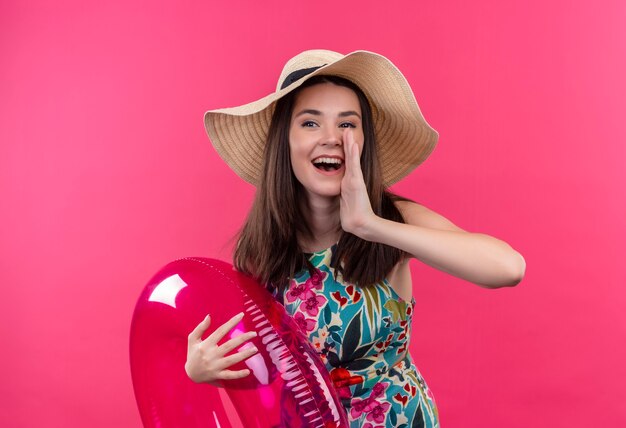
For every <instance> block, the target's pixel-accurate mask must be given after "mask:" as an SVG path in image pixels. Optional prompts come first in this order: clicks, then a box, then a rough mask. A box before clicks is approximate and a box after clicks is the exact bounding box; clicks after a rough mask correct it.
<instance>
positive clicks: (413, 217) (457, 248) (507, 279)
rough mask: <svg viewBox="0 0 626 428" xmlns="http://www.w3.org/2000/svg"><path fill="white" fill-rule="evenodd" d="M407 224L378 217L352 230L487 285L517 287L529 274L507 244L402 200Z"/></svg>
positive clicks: (399, 206)
mask: <svg viewBox="0 0 626 428" xmlns="http://www.w3.org/2000/svg"><path fill="white" fill-rule="evenodd" d="M396 204H397V206H398V208H399V209H400V212H401V213H402V215H403V217H404V219H405V221H406V224H402V223H396V222H393V221H390V220H386V219H383V218H380V217H378V216H373V217H370V218H369V219H368V221H366V222H365V223H364V224H363V225H362V226H361V227H360V228H359V230H355V231H353V232H352V233H354V234H355V235H357V236H359V237H361V238H362V239H366V240H368V241H375V242H380V243H383V244H386V245H390V246H393V247H396V248H399V249H401V250H403V251H406V252H407V253H409V254H411V255H412V256H413V257H415V258H417V259H419V260H421V261H422V262H424V263H426V264H427V265H429V266H432V267H434V268H436V269H439V270H441V271H444V272H447V273H449V274H451V275H454V276H456V277H458V278H461V279H464V280H467V281H470V282H473V283H475V284H478V285H480V286H483V287H488V288H497V287H507V286H514V285H516V284H518V283H519V282H520V281H521V280H522V278H523V277H524V271H525V269H526V262H525V261H524V258H523V257H522V256H521V254H519V253H518V252H517V251H515V250H514V249H513V248H511V246H509V245H508V244H507V243H506V242H504V241H501V240H499V239H496V238H494V237H492V236H489V235H485V234H482V233H470V232H467V231H465V230H463V229H461V228H459V227H457V226H455V225H454V224H453V223H452V222H450V221H449V220H448V219H446V218H445V217H443V216H441V215H440V214H437V213H436V212H434V211H432V210H429V209H428V208H426V207H424V206H422V205H418V204H416V203H413V202H405V201H402V202H397V203H396Z"/></svg>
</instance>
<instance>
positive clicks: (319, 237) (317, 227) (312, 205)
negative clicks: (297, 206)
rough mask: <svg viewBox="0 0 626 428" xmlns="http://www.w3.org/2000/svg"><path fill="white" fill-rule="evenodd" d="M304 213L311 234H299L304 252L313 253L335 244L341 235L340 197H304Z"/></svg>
mask: <svg viewBox="0 0 626 428" xmlns="http://www.w3.org/2000/svg"><path fill="white" fill-rule="evenodd" d="M302 213H303V216H304V221H306V223H307V225H308V227H309V230H310V231H311V236H303V235H301V236H298V241H299V243H300V247H301V248H302V250H303V251H304V252H307V253H313V252H316V251H320V250H323V249H325V248H328V247H330V246H332V245H333V244H335V243H336V242H337V240H339V236H340V235H341V220H340V217H339V198H338V197H335V198H319V197H318V198H311V197H309V198H306V199H305V198H303V199H302Z"/></svg>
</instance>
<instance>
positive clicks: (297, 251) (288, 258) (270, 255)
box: [234, 76, 404, 287]
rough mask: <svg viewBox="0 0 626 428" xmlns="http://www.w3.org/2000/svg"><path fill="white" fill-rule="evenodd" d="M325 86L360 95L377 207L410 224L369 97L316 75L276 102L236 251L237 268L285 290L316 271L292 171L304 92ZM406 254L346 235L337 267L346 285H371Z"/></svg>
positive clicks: (366, 174)
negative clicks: (301, 240)
mask: <svg viewBox="0 0 626 428" xmlns="http://www.w3.org/2000/svg"><path fill="white" fill-rule="evenodd" d="M320 83H333V84H335V85H338V86H344V87H347V88H349V89H352V90H353V91H354V92H355V93H356V95H357V97H358V99H359V104H360V106H361V114H362V118H363V119H362V124H363V134H364V144H363V153H362V154H361V168H362V170H363V178H364V179H365V186H366V188H367V192H368V195H369V198H370V202H371V204H372V209H373V211H374V213H375V214H376V215H378V216H380V217H383V218H386V219H389V220H393V221H397V222H402V223H403V222H404V219H403V218H402V215H401V213H400V211H399V210H398V208H397V207H396V206H395V203H394V202H395V201H396V200H403V199H404V198H401V197H399V196H397V195H394V194H392V193H390V192H388V191H387V190H386V189H385V187H384V185H383V179H382V173H381V168H380V162H379V159H378V153H377V145H376V137H375V134H374V123H373V120H372V110H371V108H370V105H369V102H368V100H367V97H366V96H365V94H364V93H363V92H362V91H361V89H360V88H359V87H357V86H356V85H355V84H354V83H352V82H351V81H349V80H346V79H344V78H341V77H337V76H315V77H312V78H311V79H309V80H307V81H306V82H304V83H303V84H302V85H301V86H300V88H298V89H297V90H295V91H292V92H290V93H289V94H287V95H285V96H284V97H283V98H281V99H279V100H278V101H277V102H276V108H275V110H274V114H273V116H272V122H271V124H270V128H269V132H268V137H267V144H266V146H265V152H264V156H263V158H264V159H263V173H262V175H261V179H260V181H259V183H258V187H257V191H256V195H255V199H254V202H253V204H252V209H251V210H250V213H249V214H248V218H247V219H246V222H245V223H244V226H243V228H242V230H241V233H240V235H239V239H238V242H237V246H236V248H235V254H234V263H235V267H236V268H237V269H238V270H240V271H242V272H244V273H247V274H250V275H252V276H254V277H256V278H257V279H258V280H259V281H260V282H262V283H266V284H268V285H269V286H271V287H283V286H285V285H286V284H287V283H288V281H289V279H290V278H292V277H293V276H294V275H295V274H296V273H298V272H299V271H301V270H302V269H304V268H308V269H309V271H311V272H312V270H313V266H312V265H311V264H310V263H309V261H308V258H307V257H306V255H305V253H304V252H303V251H302V249H301V248H300V245H299V244H298V240H297V235H298V234H304V235H305V236H306V235H309V236H310V235H311V231H310V229H309V227H308V225H307V224H306V222H305V221H303V219H304V216H303V215H302V212H301V211H300V204H299V203H298V202H299V199H298V198H299V195H300V194H301V184H300V183H299V182H298V180H297V179H296V178H295V175H294V173H293V170H292V168H291V159H290V155H289V127H290V125H291V115H292V111H293V106H294V103H295V99H296V96H297V94H298V92H299V91H300V90H301V89H303V88H306V87H310V86H313V85H316V84H320ZM403 255H404V254H403V252H402V251H401V250H398V249H397V248H394V247H390V246H388V245H383V244H379V243H376V242H370V241H365V240H363V239H361V238H359V237H357V236H355V235H353V234H351V233H347V232H343V231H342V232H341V236H340V238H339V243H338V245H337V249H336V251H335V254H334V256H335V257H334V258H333V260H332V261H331V266H332V267H333V268H334V269H335V272H336V274H337V273H341V274H342V276H343V278H344V279H345V280H346V281H348V282H351V283H354V284H357V285H359V286H367V285H370V284H376V283H379V282H381V281H382V280H383V279H384V278H385V277H386V276H387V275H389V272H391V270H392V269H393V267H394V266H395V265H396V264H397V263H398V262H399V261H400V259H401V258H402V257H403Z"/></svg>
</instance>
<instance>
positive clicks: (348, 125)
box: [339, 122, 356, 128]
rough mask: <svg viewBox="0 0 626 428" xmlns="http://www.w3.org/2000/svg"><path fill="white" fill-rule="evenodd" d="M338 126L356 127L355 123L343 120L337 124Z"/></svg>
mask: <svg viewBox="0 0 626 428" xmlns="http://www.w3.org/2000/svg"><path fill="white" fill-rule="evenodd" d="M339 127H340V128H356V125H355V124H354V123H352V122H343V123H342V124H341V125H339Z"/></svg>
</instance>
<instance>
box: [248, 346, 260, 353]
mask: <svg viewBox="0 0 626 428" xmlns="http://www.w3.org/2000/svg"><path fill="white" fill-rule="evenodd" d="M250 352H252V353H253V354H254V353H255V352H259V350H258V349H257V347H256V346H253V347H252V348H250Z"/></svg>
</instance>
